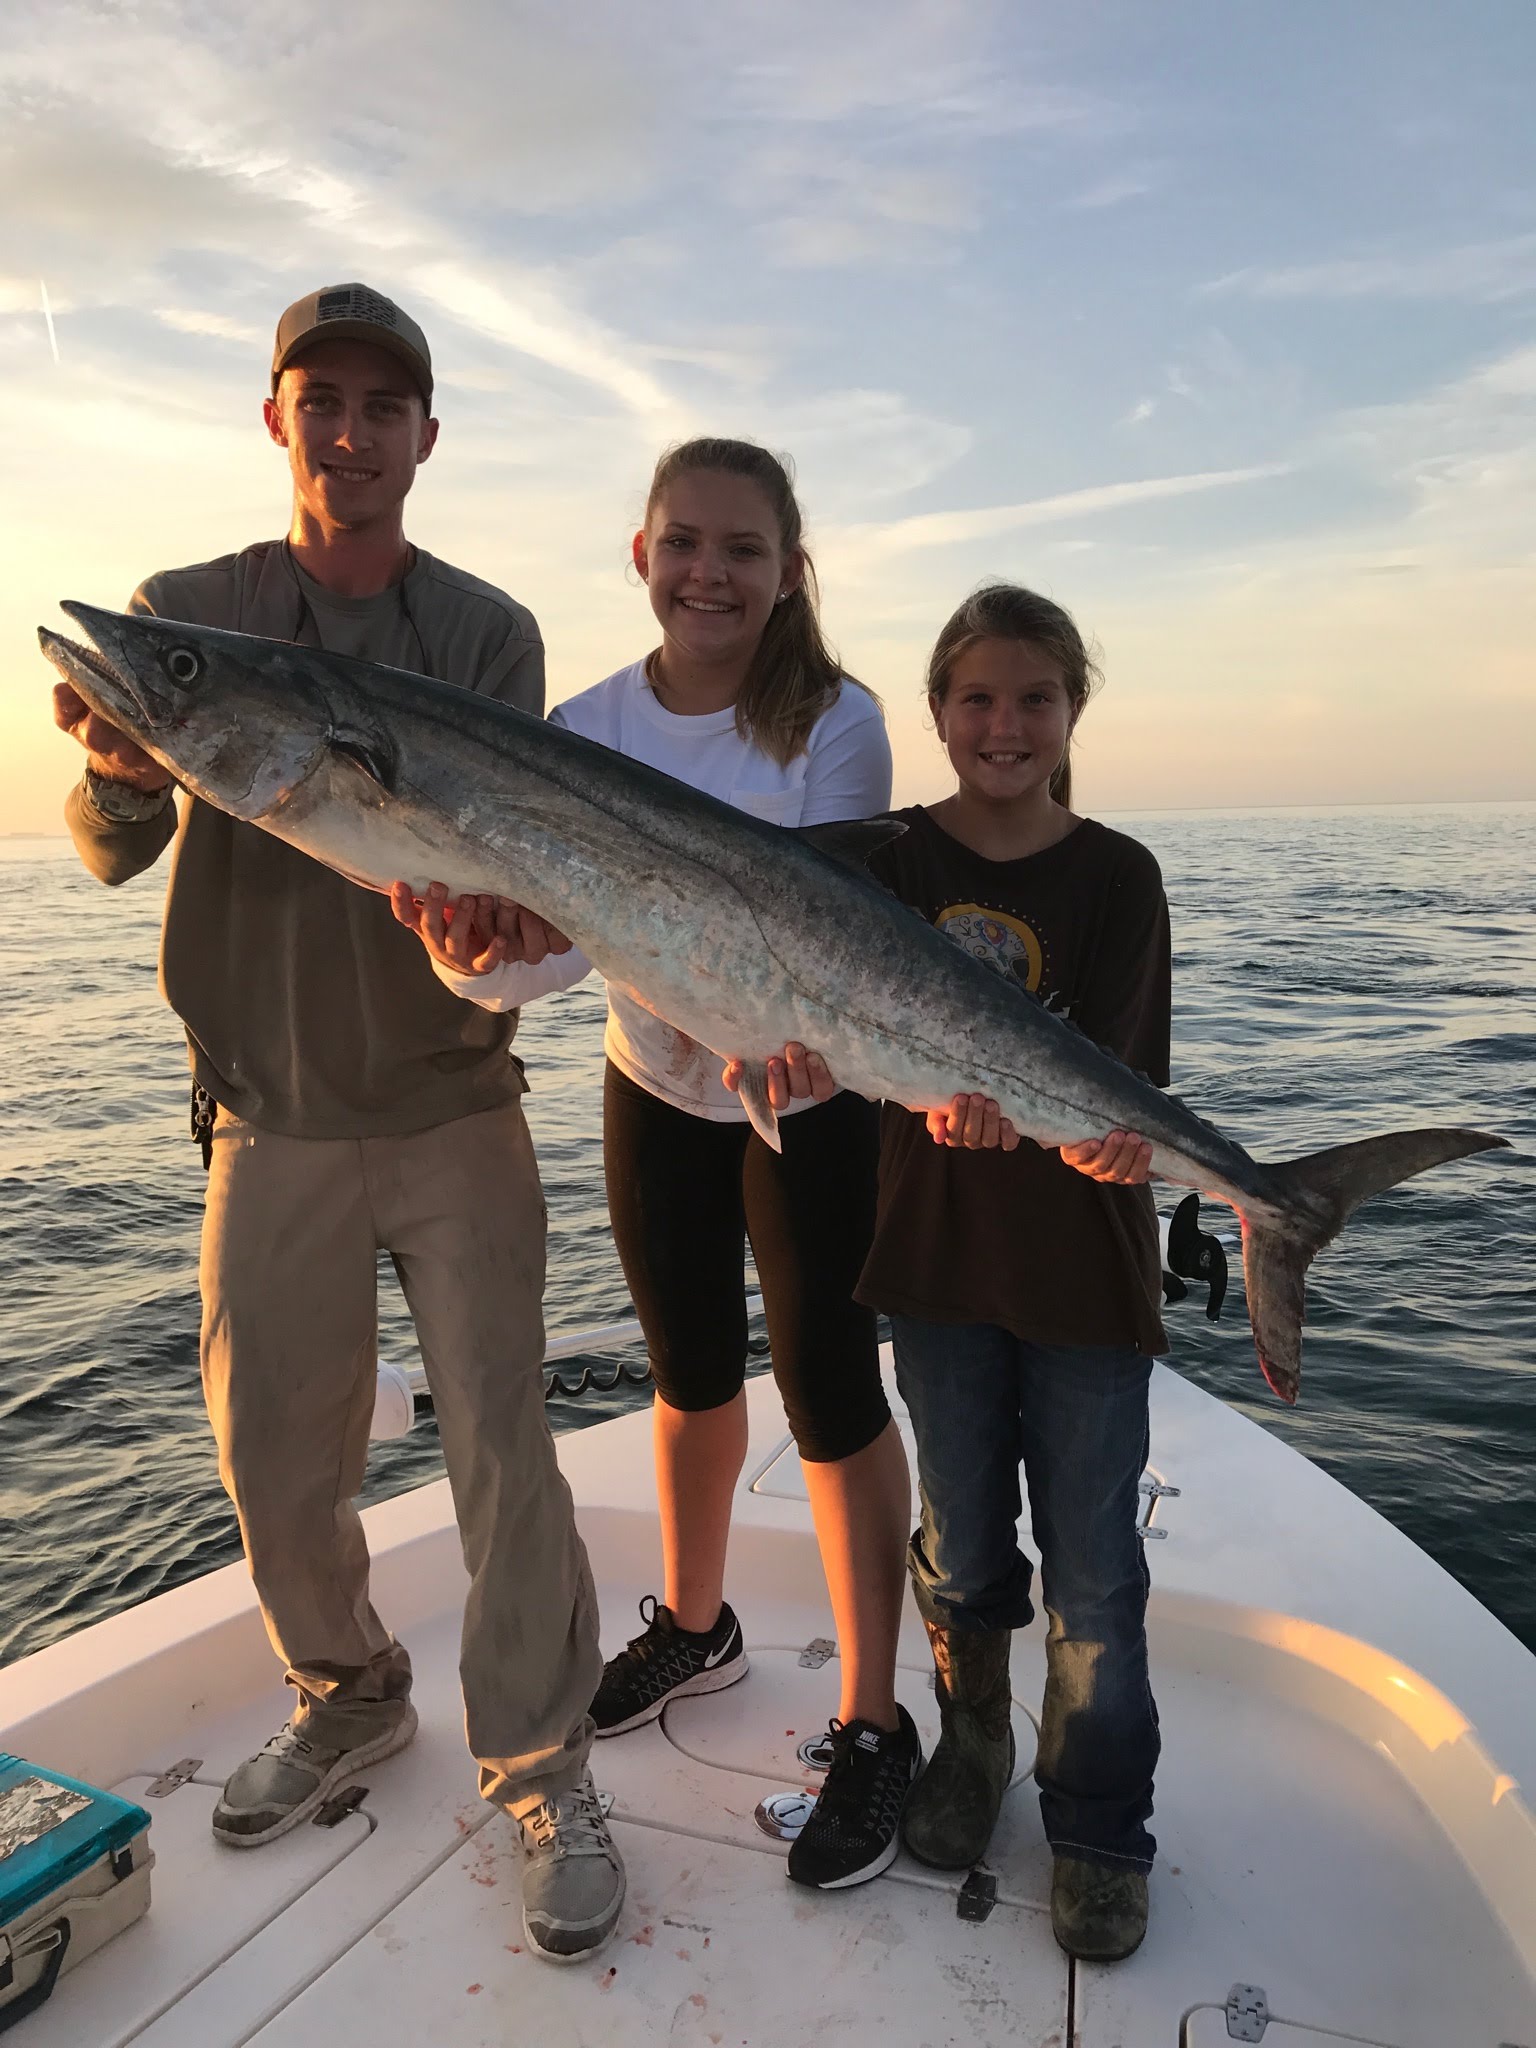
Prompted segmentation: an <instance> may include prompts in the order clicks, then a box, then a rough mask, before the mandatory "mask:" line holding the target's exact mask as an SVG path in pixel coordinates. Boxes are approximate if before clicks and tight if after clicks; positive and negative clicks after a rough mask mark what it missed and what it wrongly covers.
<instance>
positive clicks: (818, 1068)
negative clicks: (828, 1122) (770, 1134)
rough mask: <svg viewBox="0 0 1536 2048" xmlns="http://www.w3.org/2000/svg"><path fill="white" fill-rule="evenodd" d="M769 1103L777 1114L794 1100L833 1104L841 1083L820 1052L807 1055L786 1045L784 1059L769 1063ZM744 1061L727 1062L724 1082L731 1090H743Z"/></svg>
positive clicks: (775, 1058)
mask: <svg viewBox="0 0 1536 2048" xmlns="http://www.w3.org/2000/svg"><path fill="white" fill-rule="evenodd" d="M767 1064H768V1100H769V1102H770V1103H772V1105H773V1110H774V1114H775V1115H778V1114H780V1113H781V1112H782V1111H784V1110H786V1109H788V1107H789V1104H790V1099H791V1097H793V1098H794V1100H795V1101H797V1102H830V1101H831V1099H832V1097H833V1096H834V1095H835V1094H836V1093H837V1083H836V1082H835V1081H834V1080H833V1078H832V1074H831V1070H830V1069H829V1068H828V1066H827V1063H826V1061H825V1060H824V1059H823V1058H822V1056H821V1054H820V1053H819V1052H807V1051H806V1049H805V1047H804V1046H803V1045H786V1046H785V1048H784V1057H783V1059H779V1058H778V1057H777V1056H775V1057H774V1058H773V1059H771V1060H769V1061H768V1063H767ZM741 1073H742V1062H741V1061H740V1060H727V1061H726V1063H725V1068H724V1071H723V1072H722V1073H721V1076H720V1078H721V1080H722V1081H723V1082H724V1083H725V1085H726V1087H727V1088H740V1086H741Z"/></svg>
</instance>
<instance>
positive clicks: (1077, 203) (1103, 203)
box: [1066, 171, 1154, 213]
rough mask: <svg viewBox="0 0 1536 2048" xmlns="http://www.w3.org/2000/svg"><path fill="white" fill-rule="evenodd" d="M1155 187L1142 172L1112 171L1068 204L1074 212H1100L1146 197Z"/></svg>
mask: <svg viewBox="0 0 1536 2048" xmlns="http://www.w3.org/2000/svg"><path fill="white" fill-rule="evenodd" d="M1153 189H1154V188H1153V181H1152V179H1151V178H1150V177H1148V176H1146V175H1145V174H1144V173H1142V172H1137V171H1126V172H1122V173H1119V174H1118V175H1117V174H1114V173H1112V174H1111V175H1110V176H1109V177H1107V178H1100V179H1099V181H1098V183H1097V184H1095V185H1089V186H1088V187H1087V188H1086V190H1084V191H1082V192H1079V193H1077V194H1076V195H1075V196H1074V197H1073V198H1071V199H1069V200H1067V202H1066V205H1067V208H1068V210H1069V211H1070V212H1073V213H1100V212H1103V211H1105V210H1106V209H1107V208H1109V207H1112V206H1124V205H1125V204H1126V203H1127V201H1129V200H1132V199H1145V198H1146V196H1147V194H1148V193H1149V192H1151V191H1152V190H1153Z"/></svg>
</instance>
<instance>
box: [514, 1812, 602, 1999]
mask: <svg viewBox="0 0 1536 2048" xmlns="http://www.w3.org/2000/svg"><path fill="white" fill-rule="evenodd" d="M519 1825H520V1826H521V1828H522V1831H523V1933H524V1934H525V1935H526V1936H527V1938H528V1946H529V1948H530V1949H531V1950H532V1952H533V1953H534V1954H535V1955H537V1956H543V1957H544V1959H545V1961H546V1962H550V1963H579V1962H582V1961H584V1960H585V1958H586V1957H587V1956H590V1955H595V1954H596V1953H597V1951H598V1950H599V1949H600V1948H601V1947H602V1945H603V1943H604V1942H605V1941H606V1940H607V1939H608V1937H609V1935H610V1934H612V1932H613V1930H614V1928H615V1927H616V1926H617V1924H618V1918H619V1908H620V1907H621V1906H622V1905H623V1903H624V1860H623V1858H622V1857H621V1856H620V1854H619V1851H618V1847H617V1845H616V1844H615V1842H614V1839H613V1837H612V1835H611V1834H609V1832H608V1823H607V1821H606V1820H605V1819H604V1818H603V1809H602V1807H601V1806H600V1805H599V1804H598V1798H597V1791H596V1788H595V1787H594V1785H593V1783H592V1774H591V1772H590V1771H584V1772H583V1773H582V1778H581V1783H580V1784H579V1785H573V1786H571V1788H570V1789H569V1791H565V1792H552V1793H551V1794H550V1796H549V1797H548V1798H547V1799H546V1800H545V1801H544V1803H543V1805H542V1806H536V1807H535V1808H534V1809H533V1811H532V1812H531V1813H526V1814H523V1815H521V1816H520V1818H519Z"/></svg>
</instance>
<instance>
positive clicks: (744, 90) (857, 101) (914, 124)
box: [726, 0, 1125, 142]
mask: <svg viewBox="0 0 1536 2048" xmlns="http://www.w3.org/2000/svg"><path fill="white" fill-rule="evenodd" d="M1007 20H1008V15H1007V10H1006V9H1004V10H1002V11H1001V12H1000V11H999V10H998V9H997V8H995V7H990V6H985V5H983V6H972V7H969V8H956V7H955V6H953V5H952V4H949V0H887V4H885V5H883V6H881V7H879V8H878V9H873V8H863V7H857V6H855V7H849V6H847V5H844V6H828V5H827V4H826V0H779V4H778V5H777V6H776V7H775V8H774V10H773V23H774V37H775V40H776V41H777V42H778V44H779V45H780V47H782V48H784V49H786V50H788V51H790V52H791V53H792V54H791V55H790V56H787V57H782V58H780V57H768V58H764V57H757V58H753V59H748V60H746V61H743V60H742V59H741V57H740V56H739V55H737V56H736V61H735V64H734V66H733V70H734V89H733V99H734V103H735V106H736V108H737V109H738V110H739V112H740V113H742V114H744V115H747V116H749V117H755V118H757V119H760V120H767V121H775V122H802V123H807V124H810V123H815V124H819V125H824V126H830V125H833V124H849V123H855V124H860V123H867V124H873V123H880V124H883V125H885V126H887V127H889V128H891V129H896V128H900V129H901V130H903V131H904V132H905V133H907V134H908V135H909V136H910V135H916V134H922V135H926V136H929V137H934V138H939V139H950V140H961V139H966V140H970V141H973V142H974V141H978V140H985V139H988V138H995V137H1002V136H1016V135H1025V134H1040V133H1054V134H1060V133H1073V132H1085V133H1086V132H1091V133H1095V134H1098V135H1103V134H1105V133H1107V132H1109V131H1110V130H1111V129H1112V128H1116V127H1118V126H1121V125H1123V123H1124V118H1125V117H1124V115H1123V113H1122V111H1121V110H1120V108H1119V107H1118V106H1117V105H1116V104H1115V103H1114V102H1112V101H1110V100H1109V99H1108V98H1107V97H1106V96H1104V95H1103V94H1101V93H1096V92H1089V91H1086V90H1084V89H1082V88H1080V87H1077V86H1073V85H1070V84H1067V83H1064V82H1062V81H1059V80H1054V79H1042V78H1039V77H1021V76H1020V75H1019V74H1020V69H1021V67H1020V66H1018V65H1017V64H1016V63H1012V62H1009V61H1008V58H1007V56H1006V54H1005V53H1004V51H1003V50H1002V49H1001V48H1000V40H1001V39H1000V38H999V36H998V35H997V34H996V33H995V32H994V31H995V27H996V26H997V25H998V24H1001V25H1002V26H1004V27H1005V28H1006V25H1007ZM734 27H735V25H734V24H730V25H729V26H728V28H727V31H726V33H727V35H728V36H729V38H730V40H731V41H732V42H733V43H734V42H735V41H736V36H735V33H734Z"/></svg>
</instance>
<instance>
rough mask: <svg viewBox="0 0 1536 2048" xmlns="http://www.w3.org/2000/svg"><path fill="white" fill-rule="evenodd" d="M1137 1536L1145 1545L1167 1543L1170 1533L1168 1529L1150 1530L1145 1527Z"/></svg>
mask: <svg viewBox="0 0 1536 2048" xmlns="http://www.w3.org/2000/svg"><path fill="white" fill-rule="evenodd" d="M1136 1534H1137V1535H1138V1536H1139V1537H1140V1538H1141V1540H1142V1542H1143V1543H1166V1542H1167V1541H1168V1531H1167V1530H1166V1529H1148V1528H1146V1527H1145V1526H1143V1527H1142V1528H1140V1529H1138V1530H1137V1531H1136Z"/></svg>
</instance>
